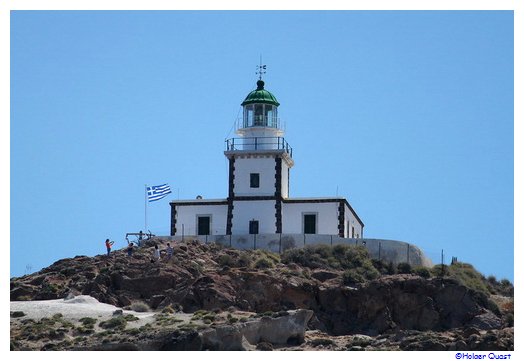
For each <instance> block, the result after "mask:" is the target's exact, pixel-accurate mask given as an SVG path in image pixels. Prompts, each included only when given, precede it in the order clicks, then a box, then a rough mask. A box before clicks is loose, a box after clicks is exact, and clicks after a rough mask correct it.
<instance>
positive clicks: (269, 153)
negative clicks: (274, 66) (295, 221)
mask: <svg viewBox="0 0 524 361" xmlns="http://www.w3.org/2000/svg"><path fill="white" fill-rule="evenodd" d="M264 85H265V84H264V81H263V80H262V79H259V80H258V81H257V88H256V89H255V90H253V91H252V92H250V93H249V94H248V95H247V97H246V98H245V99H244V101H243V102H242V104H241V105H242V107H243V117H242V120H241V122H240V124H239V127H238V129H237V131H236V133H237V134H238V135H239V137H238V138H231V139H228V140H227V141H226V142H227V144H226V151H225V152H224V154H225V156H226V157H227V158H228V160H229V194H228V198H227V203H228V213H227V224H226V234H258V233H282V201H283V200H284V199H286V198H288V196H289V170H290V168H291V167H293V159H292V148H291V147H290V146H289V144H288V143H287V141H286V140H285V139H284V130H283V129H282V127H281V123H280V119H279V117H278V106H279V105H280V103H279V102H278V101H277V99H276V98H275V96H274V95H273V94H271V93H270V92H269V91H267V90H266V89H264Z"/></svg>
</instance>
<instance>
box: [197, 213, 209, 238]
mask: <svg viewBox="0 0 524 361" xmlns="http://www.w3.org/2000/svg"><path fill="white" fill-rule="evenodd" d="M197 217H198V221H197V222H198V226H197V227H198V229H197V231H198V232H197V233H198V235H199V236H204V235H207V234H211V233H210V231H211V217H210V216H197Z"/></svg>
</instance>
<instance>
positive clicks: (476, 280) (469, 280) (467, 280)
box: [448, 262, 489, 295]
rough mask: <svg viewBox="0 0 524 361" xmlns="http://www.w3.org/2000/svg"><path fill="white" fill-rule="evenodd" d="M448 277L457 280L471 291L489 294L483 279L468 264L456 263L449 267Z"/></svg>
mask: <svg viewBox="0 0 524 361" xmlns="http://www.w3.org/2000/svg"><path fill="white" fill-rule="evenodd" d="M448 270H449V275H450V277H451V278H454V279H456V280H458V281H459V282H460V283H462V284H463V285H464V286H466V287H468V288H471V289H473V290H476V291H479V292H482V293H484V294H486V295H487V294H489V290H488V287H487V284H486V283H487V282H486V279H485V277H484V276H483V275H482V274H480V273H479V272H478V271H477V270H476V269H475V268H474V267H473V266H472V265H470V264H468V263H462V262H457V263H454V264H452V265H451V266H449V268H448Z"/></svg>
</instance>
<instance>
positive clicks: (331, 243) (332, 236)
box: [331, 235, 333, 246]
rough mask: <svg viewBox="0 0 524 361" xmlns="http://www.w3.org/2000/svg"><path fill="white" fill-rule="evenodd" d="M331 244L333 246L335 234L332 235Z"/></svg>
mask: <svg viewBox="0 0 524 361" xmlns="http://www.w3.org/2000/svg"><path fill="white" fill-rule="evenodd" d="M331 246H333V235H331Z"/></svg>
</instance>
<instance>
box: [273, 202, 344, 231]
mask: <svg viewBox="0 0 524 361" xmlns="http://www.w3.org/2000/svg"><path fill="white" fill-rule="evenodd" d="M338 206H339V202H329V203H306V202H304V203H285V202H284V204H283V206H282V233H303V231H304V230H303V215H304V213H315V214H317V227H316V228H317V234H338Z"/></svg>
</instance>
